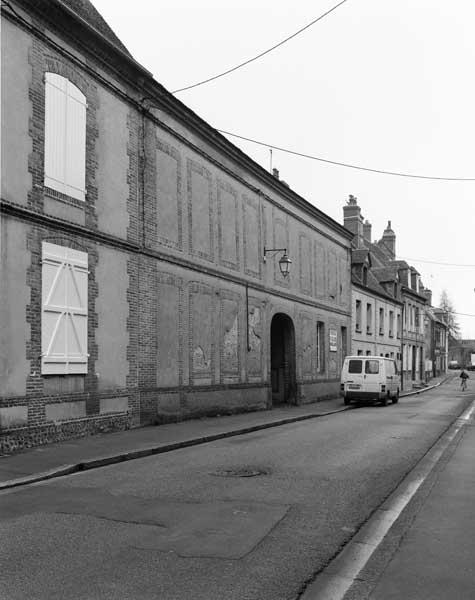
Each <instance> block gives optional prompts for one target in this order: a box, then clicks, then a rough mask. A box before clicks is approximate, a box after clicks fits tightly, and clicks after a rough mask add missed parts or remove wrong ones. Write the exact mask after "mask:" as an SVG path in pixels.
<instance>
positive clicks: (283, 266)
mask: <svg viewBox="0 0 475 600" xmlns="http://www.w3.org/2000/svg"><path fill="white" fill-rule="evenodd" d="M270 252H273V253H274V254H273V255H274V256H275V254H276V253H277V252H283V254H282V256H281V257H280V258H279V268H280V272H281V273H282V275H283V276H284V277H287V276H288V274H289V269H290V265H291V264H292V261H291V260H290V258H289V255H288V254H287V248H264V262H266V254H268V253H270Z"/></svg>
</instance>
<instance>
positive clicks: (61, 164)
mask: <svg viewBox="0 0 475 600" xmlns="http://www.w3.org/2000/svg"><path fill="white" fill-rule="evenodd" d="M86 108H87V104H86V97H85V96H84V94H83V93H82V92H81V91H80V90H79V89H78V88H77V87H76V86H75V85H74V84H73V83H71V82H70V81H69V80H68V79H66V78H65V77H62V76H61V75H56V74H55V73H45V186H47V187H49V188H52V189H54V190H56V191H58V192H61V193H62V194H66V195H67V196H71V197H72V198H76V199H77V200H84V198H85V194H86Z"/></svg>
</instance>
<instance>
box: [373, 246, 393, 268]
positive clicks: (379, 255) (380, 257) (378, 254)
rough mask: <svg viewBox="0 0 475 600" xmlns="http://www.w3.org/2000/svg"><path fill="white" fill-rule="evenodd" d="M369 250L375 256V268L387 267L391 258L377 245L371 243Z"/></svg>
mask: <svg viewBox="0 0 475 600" xmlns="http://www.w3.org/2000/svg"><path fill="white" fill-rule="evenodd" d="M369 250H370V252H371V254H372V255H373V258H374V259H375V260H374V261H373V262H374V266H375V267H384V266H386V264H387V262H388V260H389V257H388V256H387V255H386V253H385V252H383V251H382V250H381V248H380V247H379V246H378V245H377V244H373V243H371V244H370V245H369Z"/></svg>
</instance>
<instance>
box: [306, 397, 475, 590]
mask: <svg viewBox="0 0 475 600" xmlns="http://www.w3.org/2000/svg"><path fill="white" fill-rule="evenodd" d="M474 413H475V400H473V401H472V402H471V404H470V406H469V407H468V408H466V409H465V410H464V411H463V412H462V414H461V415H460V416H459V417H457V418H456V419H455V421H454V422H453V423H452V425H450V427H449V428H448V429H447V430H446V432H445V433H443V434H442V436H441V437H440V438H439V439H438V440H437V441H436V443H435V444H434V445H433V446H432V447H431V448H430V449H429V450H428V452H427V453H426V454H425V455H424V456H423V457H422V458H421V460H420V461H419V462H418V464H417V465H416V466H415V467H414V469H412V471H411V472H410V473H408V475H407V476H406V477H405V478H404V480H403V481H402V483H401V484H400V485H399V486H398V487H397V488H396V490H395V491H394V492H393V493H392V494H391V495H390V496H389V498H387V499H386V500H385V502H383V504H382V505H381V506H380V508H378V509H377V510H376V511H375V512H374V513H373V515H372V516H371V517H370V519H369V521H367V522H366V523H365V524H364V525H363V526H362V527H361V529H360V530H359V531H358V533H357V534H356V535H355V536H354V537H353V538H352V539H351V540H350V541H349V542H348V543H347V544H346V545H345V547H344V548H343V550H342V551H341V552H340V553H339V554H338V555H337V556H336V557H335V558H334V559H333V560H332V562H331V563H330V564H329V566H328V567H327V568H326V569H325V570H324V571H322V573H320V574H319V575H317V577H316V579H315V580H314V581H313V582H312V583H311V584H310V585H309V586H308V587H307V589H306V590H305V591H304V593H303V594H302V595H301V596H300V597H299V600H343V598H344V596H345V594H346V592H347V591H348V590H349V589H350V587H351V585H352V584H353V582H354V581H355V580H356V579H357V577H358V575H359V573H360V572H361V571H362V569H363V568H364V567H365V566H366V564H367V562H368V561H369V559H370V558H371V556H372V554H373V552H374V551H375V550H376V549H377V548H378V546H379V545H380V544H381V542H382V541H383V539H384V538H385V536H386V535H387V533H388V531H389V530H390V528H391V527H392V525H393V524H394V523H395V521H396V520H397V519H398V518H399V516H400V515H401V513H402V511H403V510H404V509H405V508H406V506H407V505H408V504H409V502H410V501H411V500H412V498H413V497H414V495H415V494H416V492H417V490H418V489H419V488H420V486H421V485H422V483H423V482H424V481H425V480H426V479H427V477H428V476H429V475H430V473H431V472H432V470H433V469H434V467H435V465H436V464H437V463H438V462H439V460H440V459H441V457H442V455H443V454H444V452H445V451H446V450H447V448H448V447H449V446H450V444H451V443H452V441H453V440H454V438H455V437H456V435H457V434H458V433H459V431H460V430H461V429H462V428H463V427H464V426H465V425H466V423H467V422H468V421H469V420H470V419H471V417H472V415H473V414H474Z"/></svg>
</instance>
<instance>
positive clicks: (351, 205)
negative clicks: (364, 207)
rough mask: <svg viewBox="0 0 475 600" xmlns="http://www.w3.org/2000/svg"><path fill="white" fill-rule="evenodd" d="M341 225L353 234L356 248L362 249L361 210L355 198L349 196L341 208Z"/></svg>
mask: <svg viewBox="0 0 475 600" xmlns="http://www.w3.org/2000/svg"><path fill="white" fill-rule="evenodd" d="M343 225H344V226H345V227H346V228H347V229H348V230H349V231H351V233H352V234H353V236H354V238H353V239H354V242H355V244H356V247H357V248H364V242H363V217H362V215H361V208H360V207H359V206H358V204H357V198H356V196H353V195H351V194H350V196H349V198H348V202H347V203H346V204H345V206H344V207H343Z"/></svg>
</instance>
